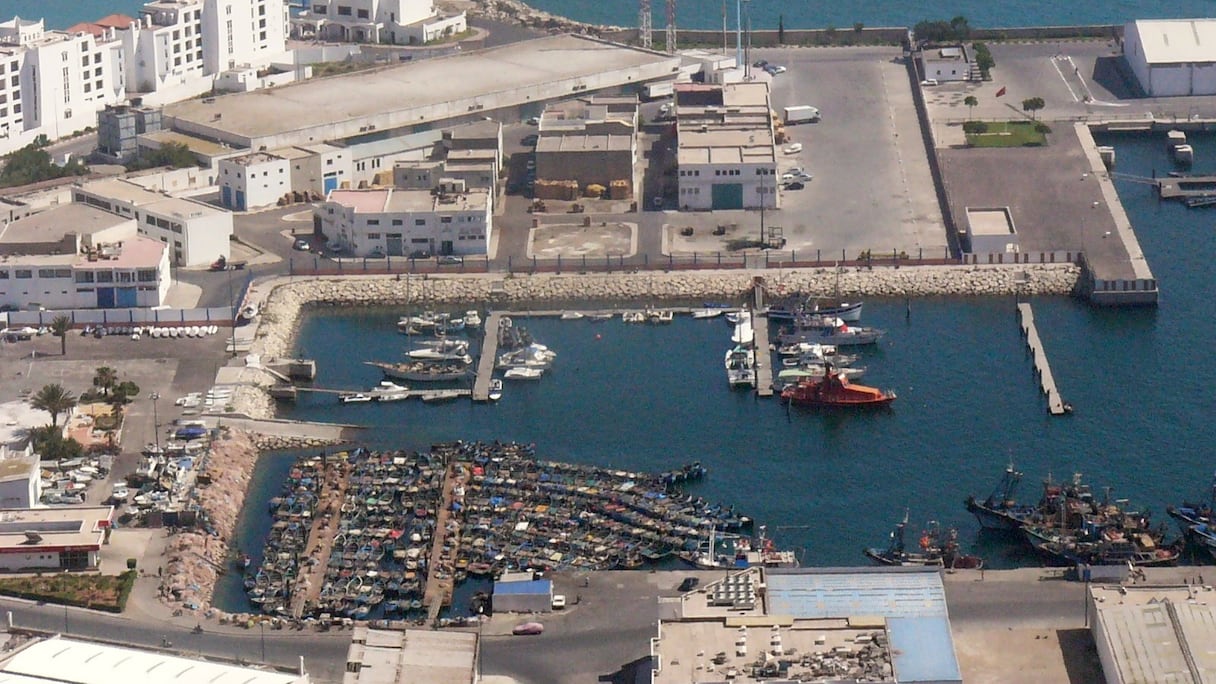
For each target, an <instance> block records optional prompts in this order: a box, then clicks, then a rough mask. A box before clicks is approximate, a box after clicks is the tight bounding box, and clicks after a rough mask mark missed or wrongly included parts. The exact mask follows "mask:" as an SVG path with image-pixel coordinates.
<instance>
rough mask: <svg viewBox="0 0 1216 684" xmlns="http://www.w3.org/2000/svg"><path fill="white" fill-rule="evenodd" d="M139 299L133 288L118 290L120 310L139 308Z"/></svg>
mask: <svg viewBox="0 0 1216 684" xmlns="http://www.w3.org/2000/svg"><path fill="white" fill-rule="evenodd" d="M138 302H139V299H138V297H137V295H136V290H135V288H133V287H120V288H118V307H119V308H120V309H129V308H135V307H137V306H139V304H138Z"/></svg>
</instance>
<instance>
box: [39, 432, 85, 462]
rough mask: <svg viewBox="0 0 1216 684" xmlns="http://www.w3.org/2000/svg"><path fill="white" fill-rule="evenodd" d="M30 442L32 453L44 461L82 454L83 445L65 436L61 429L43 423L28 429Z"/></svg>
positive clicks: (75, 456) (77, 456) (60, 459)
mask: <svg viewBox="0 0 1216 684" xmlns="http://www.w3.org/2000/svg"><path fill="white" fill-rule="evenodd" d="M30 443H31V444H32V445H33V447H34V453H36V454H38V455H39V456H40V457H42V459H43V460H44V461H62V460H64V459H66V458H79V457H80V456H82V455H83V454H84V447H83V446H82V445H81V444H80V442H77V441H76V440H75V439H72V438H71V437H67V438H65V437H64V436H63V431H62V430H60V429H59V428H57V427H51V426H49V425H44V426H42V427H36V428H34V429H33V430H30Z"/></svg>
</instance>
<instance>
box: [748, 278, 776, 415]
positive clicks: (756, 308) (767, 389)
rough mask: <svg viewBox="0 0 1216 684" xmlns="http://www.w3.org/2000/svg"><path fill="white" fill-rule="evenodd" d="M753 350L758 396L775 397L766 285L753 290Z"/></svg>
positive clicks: (755, 287) (758, 285)
mask: <svg viewBox="0 0 1216 684" xmlns="http://www.w3.org/2000/svg"><path fill="white" fill-rule="evenodd" d="M752 297H753V301H752V350H753V352H754V354H755V356H756V396H758V397H771V396H773V354H772V352H770V351H769V348H768V316H767V315H761V314H762V312H763V311H764V285H763V284H762V283H759V282H757V283H756V285H755V286H754V287H753V288H752Z"/></svg>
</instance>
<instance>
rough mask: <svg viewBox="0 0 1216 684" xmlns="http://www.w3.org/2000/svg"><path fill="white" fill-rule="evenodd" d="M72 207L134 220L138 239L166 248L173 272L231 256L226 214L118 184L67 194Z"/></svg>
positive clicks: (117, 181)
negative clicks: (175, 268)
mask: <svg viewBox="0 0 1216 684" xmlns="http://www.w3.org/2000/svg"><path fill="white" fill-rule="evenodd" d="M72 201H73V202H76V203H81V204H88V205H91V206H94V207H97V208H99V209H102V210H104V211H108V212H110V213H112V214H117V215H119V216H123V217H127V218H134V219H135V224H136V226H137V228H138V231H139V234H140V235H143V236H145V237H149V238H152V239H154V240H160V241H161V242H163V243H165V244H167V245H170V248H171V249H172V250H173V251H172V253H171V254H170V259H171V261H172V262H173V263H175V264H177V265H178V266H203V265H206V264H210V263H211V262H213V261H215V260H216V259H218V258H219V257H221V256H222V257H224V258H225V259H226V258H228V257H229V256H231V251H230V249H231V247H230V245H229V244H228V243H229V240H230V239H231V237H232V214H231V213H229V212H227V211H224V210H222V209H216V208H215V207H213V206H211V205H209V204H204V203H202V202H199V201H197V200H192V199H187V198H184V197H171V196H169V195H165V194H162V193H159V192H153V191H152V190H148V189H147V188H144V187H142V186H140V185H138V184H136V183H133V182H131V181H129V180H124V179H122V178H106V179H103V180H97V181H91V182H88V183H84V184H81V185H76V186H74V187H73V188H72Z"/></svg>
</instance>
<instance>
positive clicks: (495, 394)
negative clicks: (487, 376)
mask: <svg viewBox="0 0 1216 684" xmlns="http://www.w3.org/2000/svg"><path fill="white" fill-rule="evenodd" d="M489 396H490V401H498V400H499V399H502V380H500V379H498V378H494V379H493V380H491V381H490V395H489Z"/></svg>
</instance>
